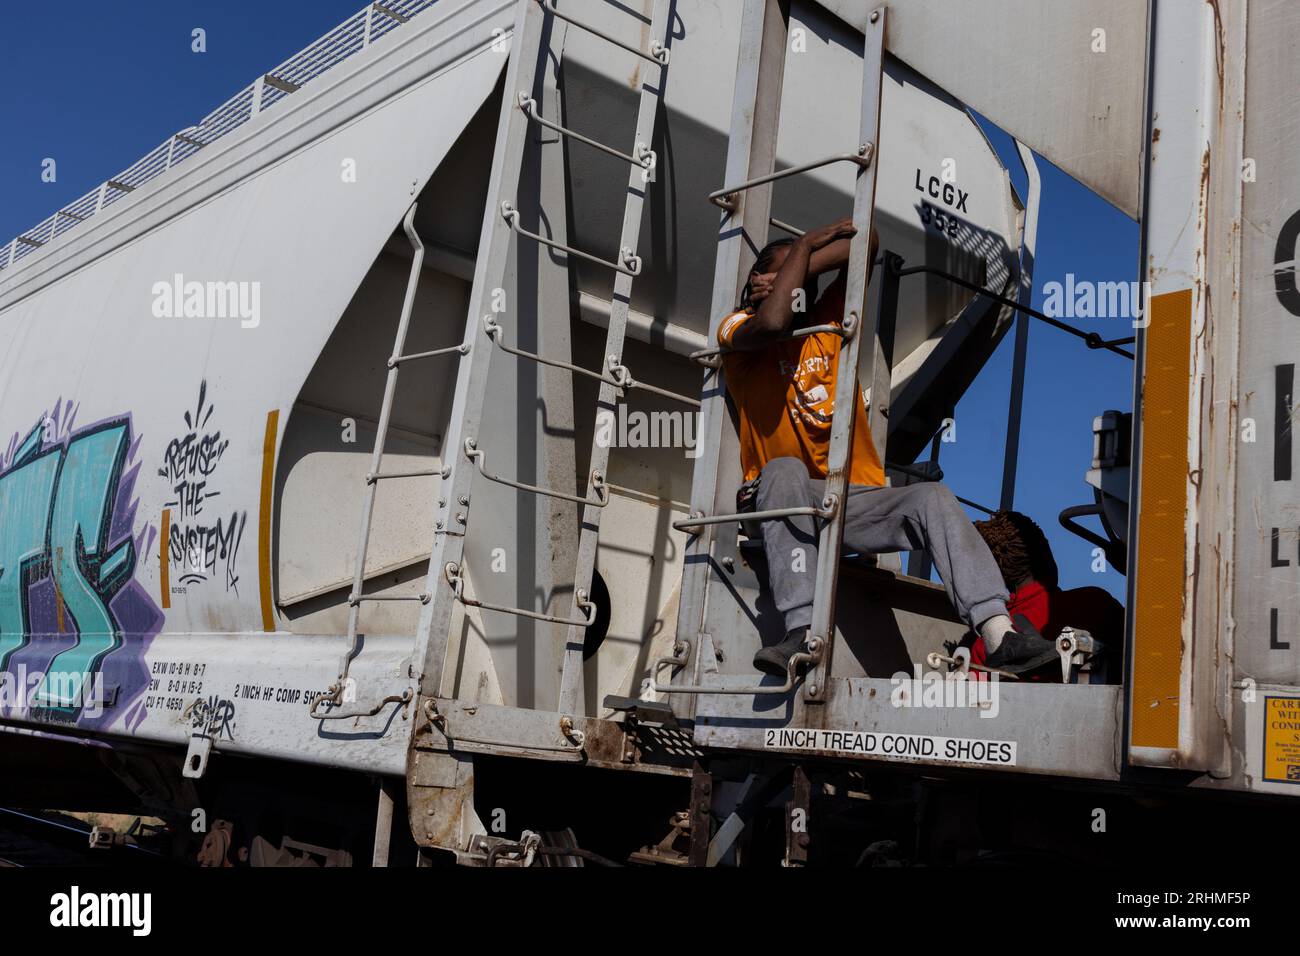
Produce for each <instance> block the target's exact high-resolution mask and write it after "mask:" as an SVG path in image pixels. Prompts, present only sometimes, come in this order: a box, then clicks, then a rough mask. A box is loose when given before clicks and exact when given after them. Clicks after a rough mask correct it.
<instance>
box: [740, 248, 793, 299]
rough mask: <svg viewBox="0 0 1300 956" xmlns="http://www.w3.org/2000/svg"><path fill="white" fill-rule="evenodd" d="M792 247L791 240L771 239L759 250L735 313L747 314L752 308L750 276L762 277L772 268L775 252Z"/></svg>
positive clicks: (751, 280)
mask: <svg viewBox="0 0 1300 956" xmlns="http://www.w3.org/2000/svg"><path fill="white" fill-rule="evenodd" d="M793 245H794V240H793V239H773V240H772V241H771V242H769V243H768V244H767V245H765V246H764V247H763V248H762V249H760V250H759V253H758V258H757V259H755V260H754V264H753V265H752V266H751V267H750V269H749V275H750V276H751V278H749V279H747V280H746V281H745V288H744V291H742V292H741V293H740V305H738V306H737V307H736V311H738V312H740V311H746V312H747V311H749V309H750V308H751V306H753V303H752V302H751V301H750V297H751V296H752V295H753V289H752V286H753V284H754V281H753V278H752V276H753V275H754V274H755V273H757V274H759V275H762V274H763V273H765V272H768V271H770V270H771V268H772V260H773V259H775V258H776V251H777V250H778V249H785V248H787V247H788V246H793Z"/></svg>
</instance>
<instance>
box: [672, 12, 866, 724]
mask: <svg viewBox="0 0 1300 956" xmlns="http://www.w3.org/2000/svg"><path fill="white" fill-rule="evenodd" d="M885 19H886V16H885V8H884V7H880V8H879V9H876V10H874V11H872V13H871V14H870V16H869V17H868V21H867V25H866V40H865V45H864V49H863V58H862V107H861V117H860V135H859V139H858V145H857V148H856V149H855V150H853V151H851V152H845V153H839V154H836V155H833V156H828V157H826V158H824V159H820V160H817V161H815V162H811V163H805V164H802V165H799V166H794V167H790V168H787V169H783V170H781V171H779V172H776V171H774V167H775V160H776V133H777V128H778V123H779V119H780V101H781V77H782V73H783V71H784V66H785V51H786V49H787V47H788V44H787V39H788V30H789V21H788V8H783V4H782V3H781V0H745V9H744V14H743V19H742V21H741V38H740V58H739V63H738V65H737V70H736V83H735V93H734V101H733V105H732V120H731V135H730V140H729V145H728V152H727V172H726V181H727V182H729V183H734V185H729V186H724V187H723V188H722V189H720V190H718V191H717V192H715V193H713V194H712V195H711V196H710V197H709V199H710V201H712V202H713V203H714V204H715V205H718V206H720V207H721V208H722V209H723V210H724V215H723V217H722V221H721V223H720V224H719V240H718V254H717V264H716V268H715V272H714V286H713V307H712V312H711V315H712V321H711V323H710V328H709V336H710V341H716V340H717V333H718V327H719V325H720V324H721V322H722V319H723V318H725V317H726V316H727V315H728V314H729V313H730V312H731V311H732V309H733V307H734V305H735V303H736V301H737V299H738V298H739V292H740V289H741V288H742V286H743V285H744V283H745V281H746V278H747V276H748V272H749V269H750V266H751V265H752V263H753V261H754V255H755V254H754V252H753V251H752V250H755V249H758V248H761V247H762V246H763V244H764V243H765V241H766V236H767V231H768V227H769V225H775V226H776V227H777V228H779V229H782V230H784V231H787V232H797V230H796V229H794V228H792V227H790V226H787V225H786V224H785V223H781V222H778V221H777V220H774V219H771V217H770V209H771V187H772V184H773V183H774V182H776V181H778V180H780V179H784V178H787V177H790V176H795V175H799V174H801V173H805V172H808V171H810V170H813V169H819V168H821V167H823V166H827V165H830V164H832V163H841V162H849V163H853V164H855V165H857V166H858V174H857V184H856V189H855V196H854V207H853V221H854V225H855V226H856V227H857V235H856V236H855V237H854V238H853V241H852V244H851V252H850V258H849V265H848V278H847V283H848V286H847V290H846V293H845V299H844V307H845V312H844V319H843V326H842V328H840V329H835V328H832V327H818V328H816V329H804V330H800V331H798V332H796V333H795V334H796V335H808V334H811V333H812V332H815V331H823V332H824V331H834V332H836V334H839V335H840V336H841V337H842V339H843V344H842V345H841V348H840V351H839V359H838V375H837V377H836V389H835V408H836V409H837V411H841V412H842V413H841V414H836V415H835V416H834V417H833V421H832V425H831V437H830V450H829V459H828V473H827V476H826V494H825V498H824V499H823V501H822V503H821V507H820V508H785V509H776V510H772V511H767V512H757V513H755V512H751V513H748V514H731V513H728V512H730V511H731V509H730V508H726V509H725V510H724V509H720V508H719V502H721V501H728V500H730V499H731V497H732V496H733V495H734V494H735V490H736V482H735V481H734V480H732V477H731V476H730V474H729V473H734V471H735V469H734V467H733V466H732V464H728V465H724V463H723V462H722V460H721V458H720V448H721V446H722V435H723V428H724V424H725V421H726V419H727V416H728V412H727V408H726V404H725V396H726V387H725V384H724V382H723V381H722V372H721V361H720V360H719V354H720V351H721V350H719V349H706V350H704V351H702V352H698V353H696V354H695V356H694V357H695V358H697V359H698V360H699V361H700V362H701V364H704V365H705V366H706V369H707V370H706V372H705V376H704V390H703V394H704V396H705V401H704V404H703V409H702V415H701V421H700V427H699V431H698V435H699V438H698V441H699V447H701V448H702V449H703V452H702V454H701V455H700V457H699V458H698V459H697V460H696V465H695V474H694V477H693V482H692V489H691V502H692V506H691V510H692V514H691V516H690V518H689V519H688V520H686V521H681V522H677V523H675V524H674V527H675V528H677V529H678V530H681V531H686V532H688V534H689V535H690V538H689V540H688V542H687V550H686V564H685V571H684V572H683V576H682V595H681V608H680V611H679V616H678V623H677V643H676V646H675V647H674V649H673V650H674V653H673V656H672V657H666V658H661V659H660V660H659V661H657V662H656V664H655V668H654V679H653V682H652V686H653V687H654V689H655V690H656V691H657V692H660V693H666V694H681V695H699V694H718V693H728V694H745V695H749V694H755V695H757V694H786V693H789V692H790V691H792V690H793V689H794V687H795V684H796V681H795V677H794V673H795V668H796V667H797V666H798V665H799V664H800V663H803V662H807V663H809V665H810V666H809V670H808V674H807V676H806V678H805V680H804V687H803V699H804V701H806V702H808V703H821V702H824V701H825V699H826V688H827V684H828V678H829V675H830V672H831V655H832V651H833V649H834V641H833V637H834V633H835V591H836V586H837V583H838V578H839V560H838V557H839V554H840V547H841V543H842V541H843V535H844V507H843V505H844V502H845V500H846V495H847V490H848V456H849V451H850V449H851V448H852V438H853V421H854V418H855V415H854V414H853V409H854V408H855V406H856V403H857V402H858V400H859V392H858V356H859V350H860V348H861V346H862V342H863V341H864V340H866V341H867V342H870V343H872V346H871V347H872V349H873V353H872V360H871V385H872V390H871V406H870V411H869V415H868V421H869V424H870V427H871V432H872V436H873V439H874V441H875V445H876V450H877V452H878V453H879V455H880V460H881V461H884V460H885V454H884V452H885V437H886V425H887V421H886V417H887V415H888V408H887V406H888V403H889V387H890V369H889V362H888V356H887V354H886V350H885V349H884V348H883V347H882V343H881V341H880V336H879V335H878V333H877V328H876V325H877V317H878V315H879V314H880V312H881V309H880V307H879V306H880V305H881V304H883V302H882V303H878V305H877V307H876V308H875V309H873V310H870V312H868V310H866V309H865V299H866V291H867V279H868V263H867V256H868V249H869V244H870V236H871V230H872V225H873V221H874V218H875V194H876V164H875V162H874V160H875V157H876V154H877V152H878V148H877V144H878V141H879V135H880V97H881V86H882V80H883V68H884V50H885ZM746 236H748V237H750V239H749V241H748V242H747V241H746V238H745V237H746ZM890 286H891V283H888V282H882V283H881V284H880V290H881V291H880V294H881V295H882V296H883V295H886V294H888V290H889V288H890ZM809 514H811V515H815V516H816V517H818V518H820V519H822V522H821V529H820V532H819V538H818V563H817V581H816V590H815V597H814V601H813V616H812V625H811V627H810V629H809V640H808V651H807V653H805V654H802V655H796V656H795V658H794V660H792V661H791V666H790V670H789V672H788V673H787V677H786V681H785V682H784V683H783V684H778V685H759V686H751V687H730V688H725V689H724V688H719V687H717V686H708V685H705V684H703V683H701V677H702V674H703V673H704V662H702V661H701V659H700V658H701V656H702V655H700V654H699V653H697V651H698V649H699V646H700V644H701V643H702V641H701V639H702V638H703V637H705V636H706V631H707V628H706V610H707V607H706V605H707V602H708V600H709V599H710V598H711V597H713V596H715V595H717V596H719V597H721V598H722V599H723V600H725V599H726V598H725V597H723V596H722V591H723V590H724V586H723V585H720V584H718V583H717V582H716V576H715V575H714V574H713V571H712V569H713V560H712V559H711V553H712V551H713V546H714V542H715V529H716V528H717V527H718V526H719V525H727V524H738V523H740V522H742V521H743V522H750V521H772V520H778V519H781V518H785V517H790V516H793V515H809ZM668 666H671V667H673V668H674V669H675V673H674V675H673V680H674V681H675V682H674V683H670V684H666V685H661V684H660V683H659V679H658V675H659V673H660V670H661V669H662V668H663V667H668ZM819 709H820V708H819Z"/></svg>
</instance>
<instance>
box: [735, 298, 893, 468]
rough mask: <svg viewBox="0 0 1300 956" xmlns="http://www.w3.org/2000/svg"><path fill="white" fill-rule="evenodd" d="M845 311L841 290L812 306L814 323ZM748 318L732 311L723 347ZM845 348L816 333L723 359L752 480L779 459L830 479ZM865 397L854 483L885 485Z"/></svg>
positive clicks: (835, 321)
mask: <svg viewBox="0 0 1300 956" xmlns="http://www.w3.org/2000/svg"><path fill="white" fill-rule="evenodd" d="M843 305H844V295H843V292H842V290H836V289H831V290H828V293H827V294H826V295H823V296H822V298H821V299H820V300H819V301H818V303H817V304H816V306H814V307H813V315H812V324H814V325H841V324H843V315H844V309H843ZM750 318H752V316H751V315H750V314H749V313H748V312H734V313H732V314H731V315H729V316H727V317H726V318H725V319H723V320H722V324H721V325H720V326H719V327H718V344H719V345H721V346H723V347H729V346H730V345H731V340H732V336H734V335H735V334H736V331H737V330H738V329H739V328H740V327H741V326H742V325H744V324H745V322H746V321H748V320H749V319H750ZM843 344H844V340H843V339H842V338H840V337H839V336H838V335H835V334H834V333H832V332H818V333H817V334H816V335H808V336H801V337H799V338H794V339H787V340H785V341H781V342H776V343H774V344H772V345H769V346H768V347H767V348H763V349H755V350H753V351H736V352H727V353H724V354H723V356H722V363H723V364H722V368H723V372H724V373H725V375H726V379H727V391H729V392H730V393H731V397H732V400H733V401H734V402H735V404H736V409H737V412H738V413H739V415H740V464H741V467H742V468H744V470H745V480H746V481H750V480H752V479H754V478H757V477H758V473H759V472H760V471H762V470H763V466H764V465H765V464H767V463H768V462H769V461H771V460H772V459H773V458H781V457H786V456H788V457H790V458H799V459H802V460H803V462H804V464H806V465H807V466H808V476H809V477H810V478H825V477H826V463H827V458H828V456H829V454H830V445H831V415H832V414H833V413H834V411H835V368H836V361H837V359H838V358H839V353H840V346H841V345H843ZM861 394H862V393H861V391H859V395H861ZM862 399H863V400H862V401H860V402H858V403H857V405H856V410H855V414H856V416H857V417H856V419H855V420H854V423H853V450H852V454H851V455H850V456H849V482H850V483H851V484H854V485H883V484H884V483H885V470H884V469H883V468H882V467H881V465H880V457H879V456H878V455H877V454H876V446H875V443H874V442H873V441H872V440H871V429H870V427H869V426H868V425H867V411H866V396H865V395H862Z"/></svg>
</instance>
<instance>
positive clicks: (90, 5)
mask: <svg viewBox="0 0 1300 956" xmlns="http://www.w3.org/2000/svg"><path fill="white" fill-rule="evenodd" d="M361 6H362V3H361V2H360V0H278V2H276V3H273V4H268V3H261V2H244V0H223V2H216V0H190V2H177V0H132V2H130V3H129V4H128V3H104V2H102V0H94V2H90V0H70V2H64V3H62V4H60V5H59V6H58V7H57V16H52V15H51V12H50V9H51V8H49V7H42V6H41V5H38V4H14V5H11V6H10V8H9V9H7V10H6V11H5V18H6V23H5V29H4V30H3V31H0V62H3V63H4V64H5V74H6V76H7V77H8V81H7V82H5V83H3V84H0V129H3V130H4V134H3V136H4V140H3V149H0V241H2V239H5V238H9V237H12V236H14V235H16V234H17V233H19V232H22V231H25V230H27V229H30V228H31V227H32V226H34V225H36V224H37V223H38V222H40V221H41V220H43V219H45V218H46V217H47V216H49V215H50V214H51V213H52V212H53V211H54V210H55V209H58V208H59V207H61V206H63V205H65V204H67V203H69V202H71V201H72V200H74V199H76V198H77V197H79V196H81V195H83V194H84V193H86V192H88V191H89V190H91V189H93V188H95V187H97V186H98V185H99V184H100V183H101V182H102V181H103V180H104V179H105V178H107V177H108V176H111V175H113V174H115V173H117V172H119V171H120V170H123V169H125V168H126V167H128V166H129V165H130V164H131V163H133V162H135V161H136V160H137V159H139V158H140V157H141V156H143V155H144V154H145V153H146V152H148V151H149V150H150V149H152V148H153V147H155V146H157V145H158V144H159V143H161V142H163V141H164V140H165V139H166V138H167V137H168V136H170V135H171V134H172V133H173V132H175V131H176V130H178V129H183V128H184V127H186V126H189V125H191V124H193V123H195V122H197V121H198V120H199V119H200V118H202V117H203V116H204V115H205V114H206V113H208V112H209V111H210V110H212V109H213V108H214V107H216V106H217V105H219V104H220V103H222V102H224V101H225V100H226V99H227V98H229V97H230V96H231V95H232V94H234V93H235V92H236V91H237V90H239V89H240V88H242V87H243V86H245V85H247V84H248V83H250V82H251V81H252V80H253V79H254V78H255V77H256V76H257V75H258V74H259V73H261V72H264V71H266V70H268V69H270V68H272V67H274V66H275V65H276V64H278V63H280V62H282V61H283V60H285V59H286V58H288V57H289V56H290V55H292V54H293V53H295V52H297V51H298V50H300V49H302V48H303V47H305V46H307V45H308V44H309V43H311V42H312V41H313V40H315V39H317V38H318V37H319V36H321V35H322V34H324V33H326V32H328V31H329V30H330V29H331V28H332V27H333V26H335V25H336V24H338V23H339V22H341V21H342V20H344V19H346V18H347V17H348V16H350V15H351V14H352V13H354V12H356V11H357V10H358V9H360V8H361ZM196 27H201V28H202V29H204V30H205V31H206V34H207V36H206V40H207V52H206V53H202V54H197V53H194V52H192V51H191V48H190V47H191V31H192V30H194V28H196ZM987 132H988V133H989V135H990V138H991V139H992V141H993V143H994V146H995V148H996V149H997V150H998V152H999V154H1000V155H1001V156H1002V157H1003V161H1004V163H1006V164H1007V165H1008V168H1009V169H1010V170H1011V173H1012V180H1013V182H1014V183H1015V184H1016V186H1017V187H1018V188H1019V189H1021V190H1023V189H1024V182H1025V177H1024V173H1023V170H1022V169H1021V167H1020V164H1019V161H1018V159H1017V158H1016V156H1015V152H1014V149H1013V148H1012V147H1011V144H1010V141H1009V138H1008V137H1006V136H1005V134H1001V133H1000V132H999V131H997V130H996V129H987ZM46 158H53V159H54V160H55V161H56V162H57V164H58V165H57V180H56V181H55V182H53V183H45V182H42V181H41V165H42V161H43V160H45V159H46ZM1040 168H1041V170H1042V177H1043V197H1042V209H1041V213H1040V225H1039V248H1038V263H1037V269H1036V273H1035V277H1034V279H1035V281H1034V287H1035V294H1034V303H1033V304H1034V306H1035V307H1038V308H1041V307H1042V301H1043V293H1042V289H1043V286H1044V284H1045V283H1047V282H1049V281H1053V280H1054V281H1059V282H1064V280H1065V275H1066V273H1067V272H1073V273H1074V274H1075V276H1076V278H1077V279H1089V280H1093V281H1130V280H1133V279H1135V278H1136V273H1137V267H1138V230H1137V226H1136V224H1135V223H1134V222H1133V221H1132V220H1130V219H1128V218H1127V217H1126V216H1124V215H1123V214H1122V213H1120V212H1118V211H1117V210H1115V209H1114V208H1113V207H1111V206H1110V205H1108V204H1107V203H1105V202H1104V201H1102V200H1101V199H1099V198H1098V197H1096V196H1095V195H1093V194H1092V193H1091V192H1089V191H1088V190H1087V189H1085V188H1084V187H1082V186H1080V185H1079V184H1078V183H1076V182H1075V181H1074V180H1072V179H1070V178H1069V177H1068V176H1066V175H1065V174H1063V173H1061V172H1060V171H1059V170H1057V169H1056V168H1055V167H1053V166H1051V165H1050V164H1048V163H1046V162H1045V161H1040ZM1077 324H1080V325H1087V324H1089V323H1088V322H1087V320H1079V321H1078V323H1077ZM1091 326H1092V327H1096V328H1097V329H1098V331H1100V332H1102V334H1103V335H1106V336H1107V337H1120V336H1124V335H1128V334H1131V330H1129V329H1127V328H1125V327H1122V326H1121V325H1120V323H1118V322H1116V320H1113V319H1112V320H1104V321H1098V320H1095V321H1093V322H1092V323H1091ZM1011 350H1012V336H1011V335H1008V336H1007V337H1006V339H1005V340H1004V341H1003V343H1002V346H1001V347H1000V348H999V350H998V351H997V353H996V354H995V355H994V357H993V359H992V360H991V361H990V362H989V364H988V366H987V367H986V368H985V369H984V371H983V373H982V374H981V375H980V377H979V379H978V380H977V381H976V382H975V384H974V385H973V386H972V388H971V390H970V391H969V392H968V393H967V395H966V397H965V398H964V399H963V401H962V402H961V404H960V405H959V406H958V408H957V414H956V421H957V441H956V442H955V443H951V444H946V445H944V447H943V449H942V453H941V458H940V463H941V465H942V467H943V469H944V471H945V473H946V476H947V478H946V480H947V481H948V483H949V485H950V486H951V487H952V488H953V490H954V491H955V492H956V493H957V494H959V495H962V496H963V497H966V498H970V499H972V500H975V501H979V502H981V503H983V504H988V505H990V506H995V505H996V504H997V501H998V497H999V492H1000V488H1001V471H1002V457H1003V449H1004V445H1005V437H1006V409H1007V395H1008V392H1009V387H1010V379H1011ZM1132 373H1133V367H1132V363H1131V362H1130V361H1128V360H1126V359H1123V358H1120V357H1117V356H1115V355H1113V354H1110V353H1106V352H1094V351H1090V350H1089V349H1087V348H1086V347H1084V346H1083V345H1082V344H1081V343H1080V342H1079V341H1078V340H1077V339H1074V338H1073V337H1071V336H1069V335H1066V334H1065V333H1062V332H1059V331H1057V330H1055V329H1052V328H1050V327H1048V326H1046V325H1044V324H1043V323H1040V322H1034V323H1033V324H1032V327H1031V331H1030V337H1029V366H1028V374H1027V377H1026V391H1025V409H1024V418H1023V425H1022V432H1021V435H1022V438H1021V456H1020V469H1019V477H1018V481H1017V487H1016V508H1017V510H1020V511H1024V512H1026V513H1028V514H1029V515H1031V516H1032V517H1033V518H1034V519H1035V520H1036V521H1037V522H1038V523H1039V524H1040V525H1041V526H1042V527H1043V530H1044V531H1045V532H1046V533H1047V536H1048V538H1049V539H1050V541H1051V542H1052V546H1053V549H1054V551H1055V554H1056V560H1057V563H1058V565H1059V566H1060V571H1061V584H1062V586H1063V587H1077V586H1082V585H1087V584H1095V585H1100V586H1102V587H1105V588H1107V589H1108V590H1109V591H1110V592H1111V593H1112V594H1115V595H1116V596H1117V597H1120V598H1121V599H1122V598H1123V578H1122V577H1121V576H1120V575H1119V574H1118V573H1116V572H1115V571H1114V570H1113V569H1110V568H1107V570H1106V571H1105V572H1104V573H1101V574H1097V573H1094V572H1093V571H1092V567H1091V566H1092V564H1093V558H1092V553H1091V551H1092V549H1091V545H1089V544H1087V543H1085V542H1084V541H1082V540H1080V539H1078V538H1076V537H1075V536H1074V535H1072V534H1070V533H1069V532H1067V531H1065V530H1064V529H1062V528H1061V527H1060V525H1059V524H1058V522H1057V515H1058V514H1059V513H1060V511H1061V509H1063V508H1066V507H1069V506H1070V505H1076V504H1084V503H1087V502H1090V501H1091V500H1092V496H1091V491H1090V489H1089V487H1088V486H1087V485H1086V484H1085V482H1084V480H1083V476H1084V472H1085V471H1086V470H1087V468H1088V466H1089V464H1090V461H1091V457H1092V420H1093V418H1094V417H1095V416H1097V415H1099V414H1100V413H1101V412H1103V411H1104V410H1106V409H1108V408H1115V409H1121V410H1125V411H1127V410H1129V409H1130V408H1131V405H1132ZM971 514H972V517H980V515H979V514H978V513H977V512H971Z"/></svg>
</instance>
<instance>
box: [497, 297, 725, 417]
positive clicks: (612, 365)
mask: <svg viewBox="0 0 1300 956" xmlns="http://www.w3.org/2000/svg"><path fill="white" fill-rule="evenodd" d="M483 331H484V332H486V333H487V337H488V338H489V339H491V340H492V341H493V342H494V343H495V344H496V345H497V347H498V348H500V349H501V350H502V351H503V352H508V353H510V354H511V355H517V356H519V357H520V358H525V359H528V360H530V361H533V362H537V363H538V364H540V365H549V366H550V367H551V368H559V369H564V370H566V371H569V372H573V373H574V374H575V375H585V376H587V378H594V379H595V380H596V381H598V382H605V383H606V384H608V385H613V386H614V387H615V388H639V389H641V390H643V391H647V392H654V393H655V394H656V395H662V396H664V397H665V398H671V399H673V400H674V401H678V402H681V403H683V404H685V405H693V406H694V407H696V408H699V407H700V402H699V400H698V399H694V398H690V397H688V396H686V395H679V394H677V393H676V392H670V391H668V390H667V389H663V388H659V387H658V386H656V385H647V384H645V383H644V382H638V381H637V380H636V379H634V378H633V377H632V373H631V372H630V371H628V369H627V367H626V366H624V365H620V364H619V361H618V356H617V355H610V356H609V357H608V359H607V361H608V362H609V372H608V373H605V372H593V371H592V370H591V369H589V368H583V367H582V366H581V365H574V364H573V363H572V362H562V361H560V360H559V359H551V358H547V357H546V356H544V355H538V354H537V353H536V352H526V351H524V350H523V349H516V348H511V347H510V346H509V345H507V344H506V340H505V334H504V333H505V330H504V329H502V327H501V326H500V325H498V324H497V321H496V318H495V317H494V316H493V315H492V314H491V313H489V314H488V315H485V316H483Z"/></svg>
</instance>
